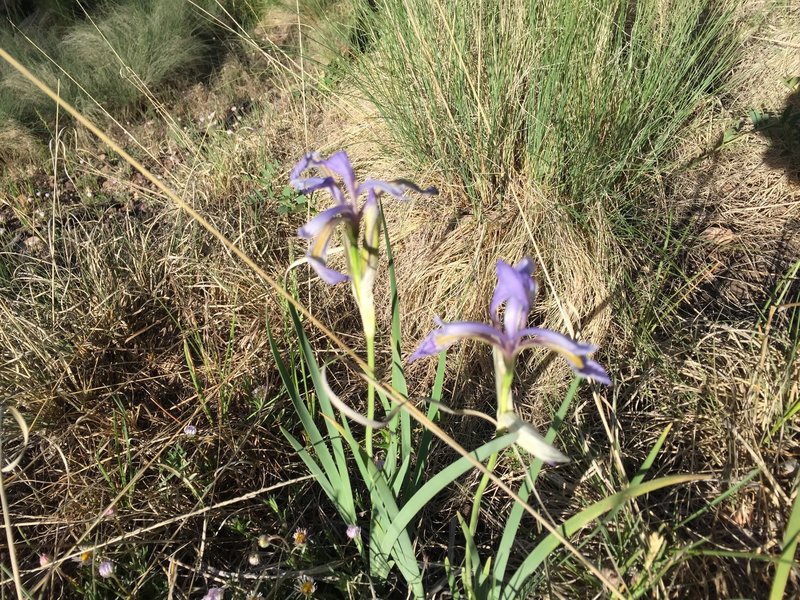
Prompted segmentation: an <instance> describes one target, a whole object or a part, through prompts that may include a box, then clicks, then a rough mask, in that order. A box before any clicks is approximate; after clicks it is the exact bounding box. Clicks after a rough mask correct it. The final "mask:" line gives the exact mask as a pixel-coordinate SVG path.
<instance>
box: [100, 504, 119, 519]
mask: <svg viewBox="0 0 800 600" xmlns="http://www.w3.org/2000/svg"><path fill="white" fill-rule="evenodd" d="M116 514H117V509H116V508H114V507H113V506H109V507H108V508H107V509H105V510H104V511H103V516H104V517H106V518H110V517H113V516H114V515H116Z"/></svg>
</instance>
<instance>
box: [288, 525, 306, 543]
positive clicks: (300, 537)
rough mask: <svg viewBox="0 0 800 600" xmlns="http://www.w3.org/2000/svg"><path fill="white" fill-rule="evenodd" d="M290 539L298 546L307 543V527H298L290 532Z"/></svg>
mask: <svg viewBox="0 0 800 600" xmlns="http://www.w3.org/2000/svg"><path fill="white" fill-rule="evenodd" d="M292 541H293V542H294V545H295V546H297V547H298V548H299V547H301V546H305V545H306V544H307V543H308V529H306V528H305V527H298V528H297V529H295V531H294V533H293V534H292Z"/></svg>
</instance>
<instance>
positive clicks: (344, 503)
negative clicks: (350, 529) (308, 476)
mask: <svg viewBox="0 0 800 600" xmlns="http://www.w3.org/2000/svg"><path fill="white" fill-rule="evenodd" d="M289 314H290V315H291V317H292V322H293V323H294V328H295V332H296V334H297V338H298V341H299V342H300V350H301V351H302V353H303V358H304V359H305V363H306V366H307V367H308V371H309V374H310V375H311V380H312V381H313V383H314V389H315V390H316V393H317V400H319V406H320V410H321V411H322V413H323V414H324V415H327V416H328V417H329V418H328V419H325V423H326V426H327V428H328V435H329V436H330V444H331V449H332V450H333V457H334V460H335V461H336V470H337V471H338V473H339V477H338V481H335V482H334V481H331V483H333V484H334V486H335V487H336V491H337V505H339V506H340V507H341V508H340V510H342V511H343V516H345V517H346V518H348V519H350V522H351V523H355V519H356V507H355V499H354V498H353V489H352V486H351V485H350V473H349V471H348V468H347V459H346V458H345V454H344V446H343V445H342V437H341V435H340V434H339V430H338V428H337V427H335V426H334V423H336V413H335V412H334V410H333V406H332V405H331V401H330V398H328V392H327V390H326V389H325V385H324V384H323V383H322V375H321V373H320V369H319V365H318V364H317V359H316V358H315V357H314V350H313V349H312V348H311V344H310V343H309V341H308V337H307V336H306V334H305V330H304V329H303V325H302V323H300V317H299V316H298V314H297V311H296V310H295V309H294V307H292V306H290V307H289ZM344 428H345V430H349V427H348V425H347V423H346V422H345V424H344Z"/></svg>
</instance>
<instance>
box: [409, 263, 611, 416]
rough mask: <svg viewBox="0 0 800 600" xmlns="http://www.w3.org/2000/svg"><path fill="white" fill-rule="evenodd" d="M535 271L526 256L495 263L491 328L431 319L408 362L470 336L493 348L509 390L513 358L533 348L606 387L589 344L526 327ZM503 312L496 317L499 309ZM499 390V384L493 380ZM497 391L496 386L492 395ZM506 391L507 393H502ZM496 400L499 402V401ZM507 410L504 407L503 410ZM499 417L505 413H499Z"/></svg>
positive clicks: (490, 310)
mask: <svg viewBox="0 0 800 600" xmlns="http://www.w3.org/2000/svg"><path fill="white" fill-rule="evenodd" d="M535 269H536V267H535V265H534V263H533V261H532V260H531V259H530V258H527V257H526V258H523V259H522V260H521V261H520V262H519V263H518V264H517V265H516V266H514V267H512V266H511V265H509V264H508V263H506V262H504V261H502V260H498V261H497V287H496V288H495V290H494V296H493V297H492V301H491V304H490V305H489V313H490V316H491V319H492V325H488V324H485V323H476V322H473V321H454V322H452V323H443V322H442V321H440V320H437V324H438V325H439V328H438V329H436V330H434V331H433V332H432V333H431V334H430V335H428V337H426V338H425V339H424V340H423V341H422V343H421V344H420V346H419V348H417V350H416V352H414V354H412V355H411V356H410V357H409V361H413V360H417V359H418V358H423V357H425V356H431V355H434V354H438V353H439V352H441V351H442V350H444V349H446V348H448V347H449V346H451V345H452V344H454V343H455V342H457V341H459V340H462V339H465V338H472V339H476V340H479V341H482V342H486V343H487V344H491V345H492V346H493V347H494V349H495V357H496V360H495V364H496V367H497V369H498V375H499V376H500V375H501V376H502V377H500V378H502V379H504V380H506V382H507V384H508V386H503V387H504V388H505V387H509V388H510V380H509V378H510V377H513V371H514V360H515V358H516V356H517V354H519V353H520V352H521V351H522V350H524V349H526V348H531V347H534V346H543V347H545V348H548V349H549V350H554V351H556V352H558V353H559V354H560V355H561V356H563V357H564V358H566V359H567V361H568V362H569V364H570V366H571V367H572V369H573V370H574V371H575V372H576V373H578V374H579V375H582V376H583V377H587V378H589V379H594V380H595V381H598V382H600V383H604V384H606V385H609V384H610V383H611V380H610V379H609V378H608V374H607V373H606V371H605V369H603V367H601V366H600V364H598V363H597V362H595V361H593V360H590V359H589V358H587V357H588V355H589V354H591V353H592V352H594V351H595V350H597V348H596V347H595V346H592V345H591V344H585V343H582V342H576V341H574V340H572V339H570V338H568V337H566V336H564V335H562V334H560V333H557V332H555V331H551V330H550V329H542V328H540V327H526V325H527V322H528V313H530V310H531V304H532V303H533V299H534V297H535V295H536V282H535V280H534V279H533V274H534V271H535ZM503 306H505V310H504V313H503V316H502V320H501V317H500V309H501V307H503ZM498 386H500V382H498ZM499 391H500V387H498V392H499ZM508 392H509V393H510V389H509V390H508ZM498 401H499V402H500V403H501V405H502V404H504V399H503V398H498ZM505 408H506V409H508V410H511V406H510V403H509V405H506V406H505ZM499 412H500V413H502V412H505V410H501V411H499Z"/></svg>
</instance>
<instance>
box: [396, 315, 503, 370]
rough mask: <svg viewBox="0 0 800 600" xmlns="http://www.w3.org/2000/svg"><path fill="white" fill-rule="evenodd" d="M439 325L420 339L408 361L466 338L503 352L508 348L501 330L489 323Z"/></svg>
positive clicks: (429, 354)
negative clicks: (420, 341) (489, 345)
mask: <svg viewBox="0 0 800 600" xmlns="http://www.w3.org/2000/svg"><path fill="white" fill-rule="evenodd" d="M439 325H440V327H439V329H435V330H434V331H432V332H431V333H430V334H429V335H428V337H426V338H425V339H424V340H422V343H421V344H420V345H419V348H417V350H416V352H414V354H412V355H411V356H410V357H409V358H408V361H409V362H412V361H415V360H417V359H418V358H423V357H425V356H432V355H435V354H439V352H441V351H442V350H444V349H446V348H449V347H450V346H452V345H453V344H455V343H456V342H458V341H459V340H463V339H467V338H471V339H474V340H478V341H480V342H485V343H487V344H491V345H492V346H496V347H498V348H500V349H502V350H503V351H504V352H509V350H510V349H509V344H508V339H507V338H506V337H505V336H504V335H503V332H502V331H499V330H498V329H496V328H494V327H492V326H491V325H486V324H485V323H476V322H474V321H455V322H453V323H441V322H439Z"/></svg>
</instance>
